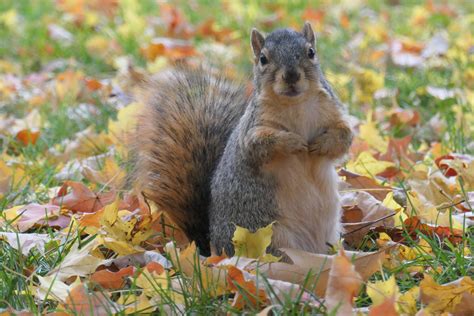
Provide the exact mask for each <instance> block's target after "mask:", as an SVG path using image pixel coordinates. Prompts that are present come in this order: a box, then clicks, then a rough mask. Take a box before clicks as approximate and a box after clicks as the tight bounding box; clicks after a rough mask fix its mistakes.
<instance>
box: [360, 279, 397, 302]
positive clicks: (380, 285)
mask: <svg viewBox="0 0 474 316" xmlns="http://www.w3.org/2000/svg"><path fill="white" fill-rule="evenodd" d="M399 293H400V290H399V288H398V285H397V282H396V281H395V276H393V275H392V276H391V277H390V278H389V279H388V280H386V281H375V282H369V283H368V284H367V295H369V297H370V299H371V300H372V303H373V305H379V304H382V303H383V302H384V301H385V299H387V298H390V297H397V296H398V294H399Z"/></svg>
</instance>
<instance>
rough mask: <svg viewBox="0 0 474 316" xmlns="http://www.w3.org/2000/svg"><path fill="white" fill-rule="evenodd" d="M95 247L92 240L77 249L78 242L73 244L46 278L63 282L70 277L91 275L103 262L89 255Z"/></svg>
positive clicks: (95, 243) (94, 242)
mask: <svg viewBox="0 0 474 316" xmlns="http://www.w3.org/2000/svg"><path fill="white" fill-rule="evenodd" d="M96 246H97V242H96V241H95V240H94V241H91V242H89V243H88V244H87V245H84V246H83V247H82V248H81V249H79V242H74V244H73V245H72V247H71V249H70V250H69V252H68V254H67V255H66V256H65V257H64V258H63V259H62V260H61V262H60V263H59V264H58V265H57V266H56V267H55V268H54V269H52V270H50V271H49V272H48V273H47V275H46V276H55V277H56V278H57V279H58V280H60V281H64V280H66V279H68V278H69V277H71V276H86V275H89V274H91V273H93V272H94V271H95V270H96V269H97V267H98V266H99V265H100V264H102V262H103V261H104V260H103V259H101V258H97V257H95V256H93V255H91V252H92V249H93V248H94V247H96Z"/></svg>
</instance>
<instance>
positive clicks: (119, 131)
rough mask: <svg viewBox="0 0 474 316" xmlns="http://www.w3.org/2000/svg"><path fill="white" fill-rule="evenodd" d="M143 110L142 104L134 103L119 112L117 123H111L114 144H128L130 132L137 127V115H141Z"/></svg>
mask: <svg viewBox="0 0 474 316" xmlns="http://www.w3.org/2000/svg"><path fill="white" fill-rule="evenodd" d="M142 108H143V104H142V103H138V102H132V103H130V104H129V105H127V106H126V107H124V108H123V109H121V110H120V111H119V112H118V115H117V120H116V121H112V120H111V121H109V134H110V135H111V136H112V139H113V141H114V143H116V144H117V143H122V142H125V143H127V140H128V138H127V137H128V135H130V134H129V133H130V131H133V130H134V129H135V127H136V124H137V113H140V112H141V109H142Z"/></svg>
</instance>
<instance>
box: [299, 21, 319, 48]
mask: <svg viewBox="0 0 474 316" xmlns="http://www.w3.org/2000/svg"><path fill="white" fill-rule="evenodd" d="M301 33H303V36H304V37H305V38H306V40H307V41H308V42H309V43H311V45H313V47H314V45H315V41H316V39H315V36H314V32H313V28H312V27H311V24H310V23H309V22H305V23H304V26H303V31H301Z"/></svg>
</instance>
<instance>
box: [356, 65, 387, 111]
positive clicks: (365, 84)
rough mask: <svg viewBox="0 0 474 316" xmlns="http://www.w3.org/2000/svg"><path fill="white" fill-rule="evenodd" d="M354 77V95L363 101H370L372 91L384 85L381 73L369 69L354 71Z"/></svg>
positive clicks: (372, 94)
mask: <svg viewBox="0 0 474 316" xmlns="http://www.w3.org/2000/svg"><path fill="white" fill-rule="evenodd" d="M354 77H355V81H356V85H355V86H356V89H355V95H356V97H357V99H358V100H359V101H360V102H363V103H370V102H371V101H372V100H373V96H374V93H375V92H376V91H377V90H379V89H381V88H383V86H384V76H383V74H381V73H377V72H375V71H373V70H370V69H362V70H359V71H356V72H355V73H354Z"/></svg>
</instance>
